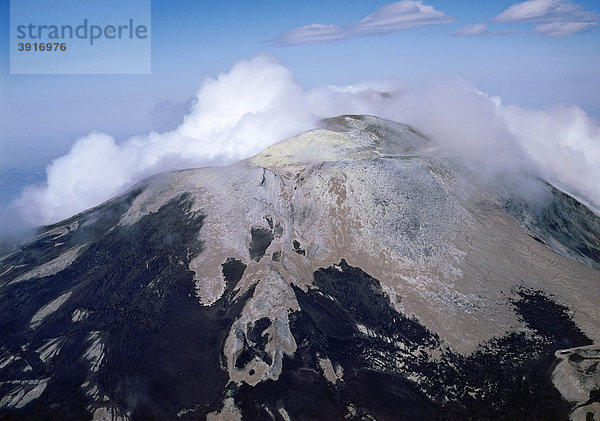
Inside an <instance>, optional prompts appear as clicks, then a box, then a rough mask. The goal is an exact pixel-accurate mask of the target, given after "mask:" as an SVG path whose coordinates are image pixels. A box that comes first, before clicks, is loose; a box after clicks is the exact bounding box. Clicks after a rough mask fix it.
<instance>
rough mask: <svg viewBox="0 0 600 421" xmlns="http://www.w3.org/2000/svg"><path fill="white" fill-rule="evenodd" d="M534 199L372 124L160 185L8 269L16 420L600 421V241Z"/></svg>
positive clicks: (0, 286)
mask: <svg viewBox="0 0 600 421" xmlns="http://www.w3.org/2000/svg"><path fill="white" fill-rule="evenodd" d="M523 177H525V176H523ZM526 182H527V183H533V184H534V185H535V188H536V189H538V191H539V193H540V194H541V196H543V198H544V200H542V201H541V202H538V203H537V204H536V206H531V205H530V204H529V202H528V201H527V200H526V199H525V198H522V197H520V196H519V195H513V194H511V193H509V192H508V191H507V190H505V189H502V188H500V187H498V186H496V185H495V184H494V183H490V182H488V181H485V180H483V177H481V176H480V174H479V173H478V172H477V170H476V169H475V168H473V167H469V166H467V165H466V164H465V163H464V162H462V161H461V159H460V158H458V157H456V156H451V155H449V154H447V153H445V152H443V151H442V150H440V149H439V148H438V147H437V146H436V145H435V144H434V143H432V142H431V141H429V140H428V139H427V138H425V137H424V136H423V135H421V134H420V133H419V132H418V131H416V130H414V129H413V128H411V127H409V126H406V125H403V124H400V123H396V122H391V121H386V120H382V119H379V118H376V117H371V116H340V117H336V118H332V119H327V120H324V121H323V122H322V124H321V127H320V128H318V129H315V130H312V131H309V132H306V133H303V134H300V135H298V136H297V137H294V138H292V139H289V140H287V141H284V142H281V143H278V144H275V145H273V146H271V147H269V148H268V149H266V150H265V151H264V152H262V153H261V154H259V155H257V156H255V157H253V158H251V159H248V160H245V161H242V162H238V163H236V164H233V165H229V166H226V167H211V168H201V169H193V170H185V171H178V172H172V173H166V174H160V175H157V176H154V177H151V178H149V179H146V180H144V181H143V182H141V183H139V184H138V185H136V186H135V187H133V188H132V189H131V190H129V191H128V192H127V193H125V194H123V195H122V196H119V197H117V198H115V199H113V200H111V201H108V202H106V203H104V204H102V205H100V206H98V207H96V208H94V209H91V210H88V211H86V212H83V213H81V214H79V215H76V216H74V217H72V218H70V219H68V220H66V221H63V222H60V223H58V224H55V225H53V226H48V227H43V228H40V229H39V230H38V232H37V233H36V234H35V236H33V237H32V238H30V239H29V240H28V241H26V242H24V243H23V244H22V245H20V246H19V247H18V248H16V249H14V250H8V251H6V252H3V253H2V255H1V256H0V419H7V420H9V419H10V420H13V419H27V420H36V419H40V420H41V419H44V420H46V419H56V420H69V419H77V420H79V419H94V420H103V419H115V420H117V419H121V420H126V419H133V420H136V419H209V420H240V419H244V420H262V419H265V420H285V421H287V420H319V419H327V420H338V419H339V420H370V419H377V420H423V419H445V420H446V419H447V420H467V419H477V420H481V419H494V420H496V419H536V420H564V419H573V420H586V421H589V420H594V419H595V420H598V419H600V367H599V364H600V346H599V341H600V311H598V309H599V308H600V218H599V217H598V216H597V215H596V214H595V213H594V212H593V211H591V210H590V209H588V208H586V207H585V206H584V205H582V204H581V203H579V202H578V201H577V200H575V199H574V198H572V197H570V196H569V195H567V194H565V193H563V192H561V191H559V190H557V189H555V188H554V187H552V186H551V185H549V184H547V183H545V182H543V181H542V180H537V179H528V180H526ZM496 187H498V188H496Z"/></svg>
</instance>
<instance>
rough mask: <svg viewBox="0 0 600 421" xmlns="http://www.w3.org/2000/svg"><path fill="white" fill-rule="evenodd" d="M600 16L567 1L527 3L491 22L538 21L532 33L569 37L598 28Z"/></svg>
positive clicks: (513, 6) (532, 1)
mask: <svg viewBox="0 0 600 421" xmlns="http://www.w3.org/2000/svg"><path fill="white" fill-rule="evenodd" d="M599 20H600V15H599V14H598V13H597V12H595V11H589V10H586V9H585V8H584V7H583V6H582V5H580V4H577V3H573V2H570V1H565V0H528V1H524V2H520V3H516V4H513V5H512V6H510V7H509V8H508V9H506V10H505V11H503V12H502V13H500V14H499V15H497V16H495V17H493V18H492V19H491V21H492V22H495V23H528V22H536V23H537V22H539V23H540V24H539V25H536V26H535V27H534V28H533V30H532V32H533V33H536V34H540V35H544V36H547V37H566V36H569V35H573V34H576V33H581V32H587V31H589V30H591V29H593V28H594V27H596V26H598V21H599Z"/></svg>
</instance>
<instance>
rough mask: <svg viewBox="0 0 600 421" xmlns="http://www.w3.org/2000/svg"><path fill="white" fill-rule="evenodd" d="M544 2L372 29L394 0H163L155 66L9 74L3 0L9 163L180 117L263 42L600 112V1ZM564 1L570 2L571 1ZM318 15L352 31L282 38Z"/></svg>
mask: <svg viewBox="0 0 600 421" xmlns="http://www.w3.org/2000/svg"><path fill="white" fill-rule="evenodd" d="M536 1H537V2H544V1H546V2H553V1H554V3H556V4H557V5H558V6H561V7H562V8H560V7H559V8H558V9H556V8H555V10H558V11H559V12H556V11H555V12H552V13H550V14H547V16H546V17H543V16H542V17H541V18H539V19H533V21H526V20H527V19H519V17H518V16H517V17H515V16H512V17H510V16H509V18H510V19H498V18H496V19H494V17H498V16H499V15H500V14H501V13H503V12H505V11H506V10H507V9H508V8H509V7H510V6H511V5H514V4H515V3H516V2H514V1H513V0H511V1H491V2H490V1H476V2H474V1H460V0H458V1H456V0H455V1H449V0H440V1H437V0H432V1H425V2H424V6H427V7H431V8H433V10H435V12H436V13H440V14H441V15H443V18H442V19H441V20H442V21H447V22H446V23H436V24H432V25H427V24H425V25H424V26H421V27H416V28H410V29H403V28H400V29H398V30H395V29H393V28H392V29H389V28H388V29H386V30H384V31H377V30H375V31H374V30H371V31H370V32H369V31H366V32H365V31H364V30H363V29H360V28H358V27H357V26H356V25H357V23H359V22H361V20H363V19H364V18H365V17H367V16H368V15H370V14H372V13H374V12H376V11H377V10H378V9H379V8H382V7H385V6H386V5H389V4H390V2H386V1H366V0H362V1H357V0H344V1H337V0H329V1H326V2H324V1H312V0H309V1H302V2H292V1H284V2H282V1H274V0H271V1H253V2H248V1H223V2H207V1H198V0H195V1H189V0H180V1H172V0H171V1H167V0H153V1H152V73H151V74H150V75H10V74H9V54H8V43H7V40H8V35H9V34H8V9H9V4H8V3H9V2H8V0H1V3H2V9H1V13H0V19H1V22H0V23H1V25H0V26H1V28H2V34H1V36H2V50H1V68H0V72H1V75H0V89H1V91H0V165H4V166H6V165H12V166H16V167H19V166H27V165H29V164H31V163H32V162H35V163H41V164H42V165H43V164H44V163H47V162H49V160H50V159H51V158H54V157H56V156H58V155H61V154H64V153H66V152H67V151H68V149H69V147H70V146H71V145H72V143H73V142H74V141H75V140H76V139H77V138H78V137H80V136H83V135H86V134H87V133H89V132H90V131H92V130H99V131H104V132H107V133H110V134H112V135H113V136H114V137H115V138H116V139H117V140H118V141H119V140H124V139H126V138H128V137H129V136H131V135H134V134H139V133H147V132H149V131H150V130H159V131H160V130H165V129H169V128H172V126H173V125H174V124H176V122H177V119H178V117H180V116H181V114H182V113H183V112H184V111H185V110H186V109H187V107H188V105H189V101H190V99H191V98H193V96H194V94H195V92H196V91H197V89H198V87H199V85H200V83H201V82H202V80H203V79H204V78H206V77H208V76H213V75H215V74H217V73H219V72H223V71H227V70H228V69H229V68H230V67H231V65H232V64H233V63H234V62H236V61H237V60H239V59H242V58H249V57H252V56H254V55H256V54H258V53H260V52H267V53H269V54H271V55H273V56H274V57H275V58H276V59H277V60H278V61H279V62H281V63H282V64H284V65H285V66H287V67H288V68H289V69H290V70H291V71H292V72H293V73H294V75H295V77H296V78H297V80H298V82H299V84H300V85H301V86H303V87H305V88H312V87H314V86H317V85H327V84H350V83H356V82H359V81H363V80H371V79H381V78H383V79H385V78H400V79H403V80H407V81H409V82H414V83H419V82H420V81H422V80H425V79H427V78H430V77H439V76H449V75H450V76H461V77H464V78H466V79H468V80H470V81H472V82H473V83H474V84H475V85H476V86H478V87H479V88H480V89H481V90H483V91H485V92H488V93H490V94H493V95H499V96H501V97H502V98H503V99H504V100H505V101H506V102H509V103H517V104H519V105H522V106H530V107H545V106H549V105H551V104H554V103H573V104H577V105H578V106H580V107H582V108H583V109H584V110H585V111H587V112H588V114H590V115H591V116H593V117H595V118H598V117H600V101H599V100H598V98H600V32H599V31H598V26H597V21H598V19H597V15H596V16H594V14H593V11H594V10H596V9H598V2H597V1H589V0H588V1H577V2H575V3H571V2H565V1H558V0H536ZM61 3H64V1H63V2H61ZM565 5H566V6H571V8H570V9H569V8H567V9H568V10H567V11H566V12H564V11H565V7H564V6H565ZM534 6H535V5H534ZM538 6H539V5H538ZM383 10H384V11H385V10H386V9H383ZM563 12H564V13H563ZM560 13H563V15H562V16H561V15H560ZM511 19H512V20H511ZM561 19H562V20H561ZM565 19H566V20H567V21H573V20H575V21H577V20H584V21H585V22H586V25H587V26H586V28H584V29H585V31H584V32H582V33H574V34H572V35H568V36H561V37H551V36H546V35H547V34H544V33H534V32H532V31H533V30H534V28H535V27H536V26H539V25H550V24H554V25H556V24H557V22H558V23H559V24H561V23H565V22H563V21H564V20H565ZM522 20H525V21H524V22H523V21H522ZM425 23H427V21H425ZM311 24H325V25H335V27H336V28H342V32H344V33H345V35H343V36H342V39H338V40H335V41H331V42H318V43H312V44H301V43H300V45H287V46H283V45H281V42H279V43H278V42H273V40H277V39H278V37H280V36H281V35H282V34H285V33H288V32H289V31H291V30H293V29H295V28H300V27H303V26H306V25H311ZM476 24H484V25H486V26H485V27H483V26H481V25H480V26H478V27H471V32H472V35H475V36H463V37H459V36H456V34H457V32H459V31H460V30H461V29H463V28H465V27H466V26H467V25H476ZM353 25H354V26H353ZM357 28H358V29H357ZM473 28H474V29H473ZM546 30H548V28H547V27H546ZM361 31H362V32H361ZM466 32H467V33H468V31H466ZM478 32H479V34H478ZM510 32H512V33H510ZM538 32H539V30H538Z"/></svg>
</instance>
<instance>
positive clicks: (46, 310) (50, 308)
mask: <svg viewBox="0 0 600 421" xmlns="http://www.w3.org/2000/svg"><path fill="white" fill-rule="evenodd" d="M71 294H72V291H70V292H67V293H66V294H63V295H61V296H60V297H58V298H57V299H55V300H53V301H51V302H49V303H48V304H46V305H45V306H44V307H42V308H41V309H39V310H38V312H37V313H35V314H34V315H33V317H32V318H31V322H30V324H29V327H30V328H31V329H35V328H37V327H38V326H39V325H40V324H42V321H43V320H44V319H45V318H46V317H47V316H48V315H50V314H52V313H54V312H55V311H56V310H58V309H59V307H60V306H61V305H63V304H64V303H65V301H67V300H68V299H69V297H70V296H71Z"/></svg>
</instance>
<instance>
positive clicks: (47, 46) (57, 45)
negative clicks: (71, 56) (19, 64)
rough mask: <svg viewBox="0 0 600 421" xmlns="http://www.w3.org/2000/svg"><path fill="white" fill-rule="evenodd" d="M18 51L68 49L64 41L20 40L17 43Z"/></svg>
mask: <svg viewBox="0 0 600 421" xmlns="http://www.w3.org/2000/svg"><path fill="white" fill-rule="evenodd" d="M17 50H18V51H67V44H66V43H64V42H34V43H31V42H20V43H18V44H17Z"/></svg>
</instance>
